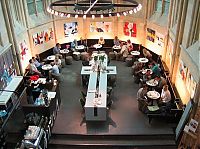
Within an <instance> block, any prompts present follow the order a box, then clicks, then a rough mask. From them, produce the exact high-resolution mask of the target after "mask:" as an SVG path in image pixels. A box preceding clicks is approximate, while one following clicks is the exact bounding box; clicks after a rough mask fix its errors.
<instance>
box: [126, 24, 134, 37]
mask: <svg viewBox="0 0 200 149" xmlns="http://www.w3.org/2000/svg"><path fill="white" fill-rule="evenodd" d="M136 33H137V29H136V24H135V23H129V22H125V23H124V35H125V36H130V37H136Z"/></svg>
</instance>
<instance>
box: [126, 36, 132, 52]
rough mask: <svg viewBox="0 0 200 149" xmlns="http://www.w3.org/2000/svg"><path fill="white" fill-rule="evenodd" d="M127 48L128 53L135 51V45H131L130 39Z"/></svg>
mask: <svg viewBox="0 0 200 149" xmlns="http://www.w3.org/2000/svg"><path fill="white" fill-rule="evenodd" d="M126 46H127V49H128V52H131V51H133V44H132V43H131V40H130V39H128V40H127V43H126Z"/></svg>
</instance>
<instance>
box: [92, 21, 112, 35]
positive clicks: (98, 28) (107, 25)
mask: <svg viewBox="0 0 200 149" xmlns="http://www.w3.org/2000/svg"><path fill="white" fill-rule="evenodd" d="M111 31H112V22H91V23H90V32H97V33H109V32H111Z"/></svg>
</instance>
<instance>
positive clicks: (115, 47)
mask: <svg viewBox="0 0 200 149" xmlns="http://www.w3.org/2000/svg"><path fill="white" fill-rule="evenodd" d="M113 50H114V51H117V52H119V51H120V50H121V46H116V45H114V46H113Z"/></svg>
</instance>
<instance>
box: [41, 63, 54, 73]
mask: <svg viewBox="0 0 200 149" xmlns="http://www.w3.org/2000/svg"><path fill="white" fill-rule="evenodd" d="M51 69H52V66H51V64H46V65H43V66H42V70H44V74H45V76H49V70H51Z"/></svg>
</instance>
